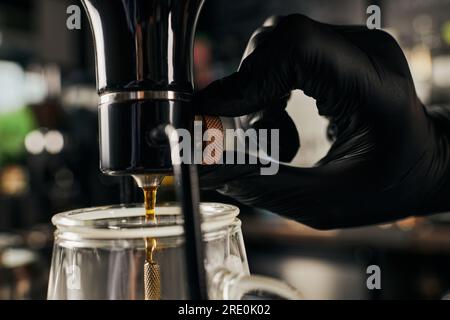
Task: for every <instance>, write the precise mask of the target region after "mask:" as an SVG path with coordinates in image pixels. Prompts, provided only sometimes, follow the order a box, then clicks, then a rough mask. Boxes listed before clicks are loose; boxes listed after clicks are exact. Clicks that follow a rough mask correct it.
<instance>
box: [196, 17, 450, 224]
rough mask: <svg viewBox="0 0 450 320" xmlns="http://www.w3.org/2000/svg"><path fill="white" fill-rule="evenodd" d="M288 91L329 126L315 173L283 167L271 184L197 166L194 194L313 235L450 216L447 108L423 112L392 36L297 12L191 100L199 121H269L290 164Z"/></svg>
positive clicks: (292, 137)
mask: <svg viewBox="0 0 450 320" xmlns="http://www.w3.org/2000/svg"><path fill="white" fill-rule="evenodd" d="M294 89H301V90H303V91H304V93H305V94H307V95H308V96H311V97H313V98H314V99H316V101H317V107H318V109H319V113H320V115H322V116H325V117H327V118H328V119H329V120H330V122H331V125H332V127H333V128H334V129H333V132H334V136H333V138H334V143H333V145H332V147H331V149H330V151H329V152H328V154H327V155H326V156H325V157H324V158H323V159H322V160H321V161H320V162H319V163H318V164H317V166H316V167H314V168H295V167H290V166H287V165H282V166H280V170H279V173H278V174H277V175H274V176H261V175H260V171H259V167H258V166H256V165H219V166H217V165H216V166H212V167H207V166H205V167H202V168H200V179H201V180H200V181H201V186H202V187H204V188H210V189H216V190H218V191H219V192H221V193H223V194H225V195H227V196H230V197H232V198H234V199H236V200H238V201H240V202H242V203H245V204H247V205H251V206H255V207H260V208H263V209H267V210H270V211H272V212H275V213H278V214H281V215H284V216H287V217H289V218H292V219H295V220H297V221H299V222H302V223H305V224H307V225H309V226H312V227H315V228H319V229H330V228H339V227H351V226H358V225H366V224H373V223H380V222H386V221H391V220H395V219H398V218H402V217H406V216H409V215H423V214H431V213H435V212H441V211H444V210H449V209H450V192H449V190H450V183H449V181H450V179H449V178H450V176H449V164H450V162H449V159H450V143H449V137H450V109H445V108H435V109H433V110H432V109H427V108H425V107H424V106H423V105H422V103H421V102H420V100H419V99H418V97H417V95H416V92H415V88H414V83H413V80H412V77H411V74H410V71H409V68H408V64H407V62H406V59H405V57H404V55H403V53H402V50H401V49H400V47H399V46H398V44H397V43H396V41H395V40H394V39H393V38H392V37H391V36H389V35H388V34H387V33H385V32H383V31H378V30H368V29H367V28H365V27H345V26H333V25H327V24H322V23H318V22H315V21H313V20H310V19H309V18H307V17H304V16H301V15H292V16H288V17H284V18H281V19H279V21H278V22H277V23H276V24H275V25H274V26H272V27H269V26H266V27H263V28H262V29H261V30H260V32H258V33H256V34H255V35H254V36H253V37H252V40H251V41H250V44H249V49H248V50H247V53H246V57H245V59H244V60H243V62H242V65H241V67H240V69H239V71H238V72H236V73H234V74H232V75H231V76H229V77H227V78H225V79H222V80H218V81H216V82H214V83H212V84H211V85H210V86H208V87H207V88H206V89H204V90H202V91H200V92H199V93H198V94H197V95H196V97H195V102H196V104H197V106H198V108H199V110H198V111H199V113H201V114H206V115H217V116H229V117H237V116H243V115H248V118H249V119H250V120H249V121H248V124H254V123H255V122H256V123H258V121H252V120H251V119H254V118H255V116H256V118H257V120H258V119H259V123H260V126H262V127H264V126H266V127H275V126H276V125H277V126H278V127H279V128H280V130H281V139H282V141H281V142H282V143H281V146H280V148H281V149H282V150H281V156H280V158H281V160H282V161H287V160H289V158H291V157H293V155H294V154H295V152H296V151H297V148H298V146H299V143H298V140H297V132H296V130H295V126H294V128H293V127H292V123H291V120H290V119H289V117H287V115H286V114H285V111H284V107H283V106H281V107H280V101H285V99H286V97H287V96H288V95H289V93H290V92H291V91H292V90H294ZM281 105H282V103H281ZM277 106H278V107H277ZM298 107H301V106H298ZM274 110H278V111H274ZM265 113H268V114H270V116H269V117H268V118H267V117H266V118H265V117H264V114H265ZM275 114H277V115H275ZM280 119H281V120H280ZM244 122H245V118H244ZM285 123H286V124H287V126H286V125H285ZM275 124H276V125H275Z"/></svg>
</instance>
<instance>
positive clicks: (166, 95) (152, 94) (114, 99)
mask: <svg viewBox="0 0 450 320" xmlns="http://www.w3.org/2000/svg"><path fill="white" fill-rule="evenodd" d="M191 99H192V95H191V94H190V93H186V92H177V91H152V90H143V91H120V92H108V93H104V94H102V95H100V101H99V103H100V104H105V103H119V102H126V101H133V100H173V101H183V102H190V101H191Z"/></svg>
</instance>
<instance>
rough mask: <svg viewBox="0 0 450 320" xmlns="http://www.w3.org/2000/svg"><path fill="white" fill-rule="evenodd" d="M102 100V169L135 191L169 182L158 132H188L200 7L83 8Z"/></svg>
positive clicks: (181, 2) (131, 0) (123, 1)
mask: <svg viewBox="0 0 450 320" xmlns="http://www.w3.org/2000/svg"><path fill="white" fill-rule="evenodd" d="M83 3H84V6H85V9H86V11H87V13H88V17H89V20H90V23H91V27H92V32H93V37H94V43H95V58H96V71H97V88H98V93H99V95H100V104H99V122H100V167H101V170H102V171H103V172H104V173H106V174H108V175H117V176H121V175H127V176H133V177H134V178H135V180H136V181H137V183H138V185H139V186H140V187H145V186H149V185H155V184H159V182H160V180H161V178H162V177H163V176H164V175H166V174H171V171H172V161H171V153H170V147H169V145H168V143H167V140H166V139H161V133H160V132H157V131H158V130H162V128H163V127H164V125H167V124H170V125H172V126H173V127H174V128H184V129H192V128H191V127H192V125H193V122H194V121H193V119H194V113H193V108H192V106H191V104H190V101H191V94H192V92H193V76H192V50H193V39H194V31H195V25H196V22H197V17H198V15H199V12H200V9H201V6H202V3H203V0H107V1H105V0H83Z"/></svg>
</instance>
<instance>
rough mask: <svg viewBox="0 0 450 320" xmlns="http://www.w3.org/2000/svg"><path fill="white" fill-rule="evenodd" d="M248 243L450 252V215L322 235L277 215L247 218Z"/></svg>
mask: <svg viewBox="0 0 450 320" xmlns="http://www.w3.org/2000/svg"><path fill="white" fill-rule="evenodd" d="M243 220H244V222H243V230H244V231H243V232H244V235H245V238H246V240H247V241H249V242H251V243H254V244H258V243H269V242H270V243H271V244H272V245H283V246H284V245H292V246H298V245H303V246H307V245H313V244H314V245H324V246H328V247H330V246H331V247H333V246H334V247H336V246H339V247H349V248H351V247H355V246H367V247H376V248H379V249H392V250H405V251H413V252H415V253H444V252H450V215H449V214H441V215H436V216H433V217H427V218H423V217H420V218H416V217H411V218H407V219H405V220H401V221H398V222H393V223H390V224H384V225H378V226H370V227H361V228H351V229H341V230H331V231H320V230H315V229H312V228H309V227H307V226H305V225H302V224H300V223H297V222H295V221H292V220H288V219H284V218H281V217H278V216H275V215H269V214H267V215H264V218H262V217H261V216H256V215H251V216H247V217H244V219H243Z"/></svg>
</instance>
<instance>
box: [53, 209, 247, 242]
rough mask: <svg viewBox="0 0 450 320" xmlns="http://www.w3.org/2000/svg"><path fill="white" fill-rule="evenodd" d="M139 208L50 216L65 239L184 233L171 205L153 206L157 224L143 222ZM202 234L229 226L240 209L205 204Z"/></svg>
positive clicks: (94, 210)
mask: <svg viewBox="0 0 450 320" xmlns="http://www.w3.org/2000/svg"><path fill="white" fill-rule="evenodd" d="M144 212H145V210H144V207H143V205H142V204H127V205H112V206H103V207H93V208H84V209H76V210H71V211H66V212H61V213H58V214H56V215H54V216H53V218H52V223H53V224H54V225H55V226H56V229H57V233H59V234H64V238H66V239H73V240H75V239H79V238H80V237H81V238H91V239H124V238H145V237H157V238H159V237H171V236H179V235H182V234H183V233H184V231H183V223H184V219H183V216H182V214H181V208H180V206H179V205H177V204H174V203H164V204H159V205H157V206H156V213H157V220H156V221H147V220H145V215H144ZM200 212H201V216H202V220H203V222H202V232H203V233H208V232H212V231H216V230H219V229H223V228H224V227H227V226H230V225H231V224H232V223H233V222H234V221H236V220H237V219H236V217H237V215H238V214H239V208H238V207H236V206H233V205H229V204H222V203H214V202H204V203H201V204H200Z"/></svg>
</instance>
